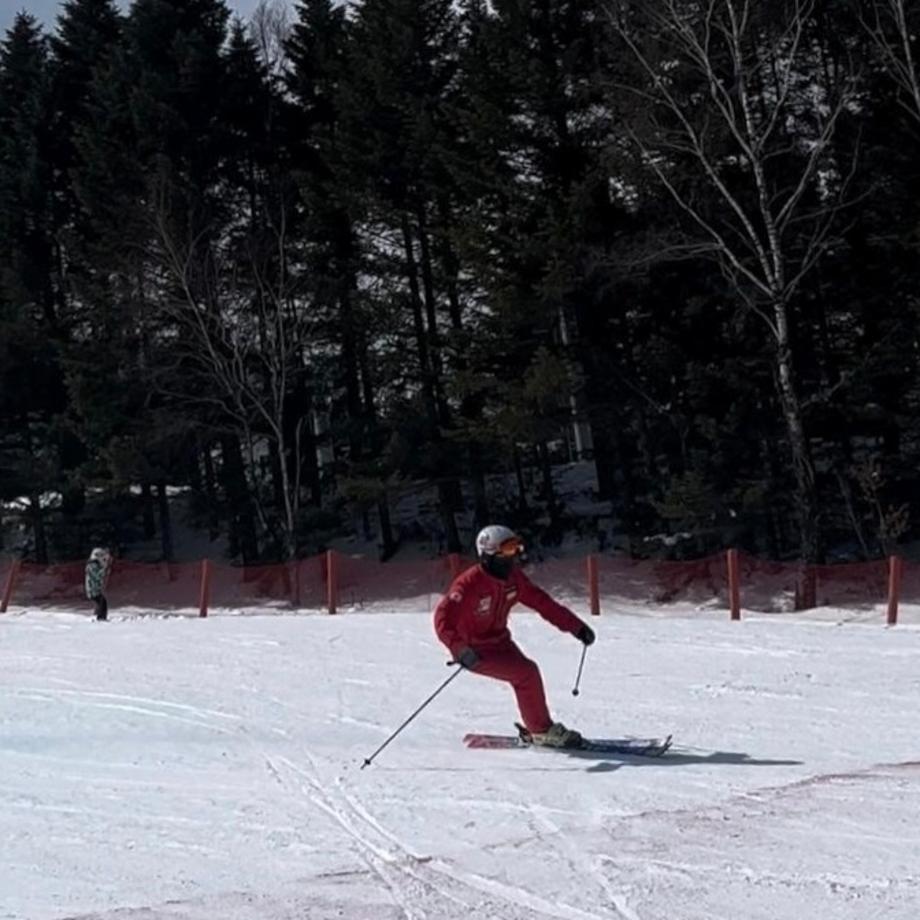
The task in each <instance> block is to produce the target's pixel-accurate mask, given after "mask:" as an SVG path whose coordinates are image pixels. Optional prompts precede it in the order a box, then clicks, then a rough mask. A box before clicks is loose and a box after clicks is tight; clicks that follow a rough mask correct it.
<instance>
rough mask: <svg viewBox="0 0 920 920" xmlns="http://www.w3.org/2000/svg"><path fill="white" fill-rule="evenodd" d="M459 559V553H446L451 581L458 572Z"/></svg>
mask: <svg viewBox="0 0 920 920" xmlns="http://www.w3.org/2000/svg"><path fill="white" fill-rule="evenodd" d="M462 564H463V563H462V562H461V560H460V553H448V555H447V567H448V568H449V569H450V580H451V581H453V580H454V579H455V578H456V577H457V576H458V575H459V574H460V567H461V566H462Z"/></svg>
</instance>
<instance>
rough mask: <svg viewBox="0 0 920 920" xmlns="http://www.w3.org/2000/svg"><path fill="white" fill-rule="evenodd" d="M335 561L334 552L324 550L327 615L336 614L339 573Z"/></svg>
mask: <svg viewBox="0 0 920 920" xmlns="http://www.w3.org/2000/svg"><path fill="white" fill-rule="evenodd" d="M337 568H338V567H337V566H336V561H335V550H334V549H327V550H326V604H327V606H328V607H329V613H330V614H333V613H335V612H336V609H337V605H338V600H339V573H338V571H337Z"/></svg>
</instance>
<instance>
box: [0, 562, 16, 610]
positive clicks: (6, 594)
mask: <svg viewBox="0 0 920 920" xmlns="http://www.w3.org/2000/svg"><path fill="white" fill-rule="evenodd" d="M19 565H20V560H19V559H14V560H13V561H12V563H11V564H10V570H9V572H7V573H6V584H5V585H4V586H3V598H2V599H0V613H6V608H7V607H9V605H10V598H11V597H12V596H13V586H14V585H15V584H16V576H17V575H18V574H19Z"/></svg>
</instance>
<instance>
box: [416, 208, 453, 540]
mask: <svg viewBox="0 0 920 920" xmlns="http://www.w3.org/2000/svg"><path fill="white" fill-rule="evenodd" d="M402 236H403V246H404V250H405V255H406V274H407V278H408V281H409V292H410V294H411V300H412V320H413V325H414V328H415V339H416V347H417V348H418V354H419V363H420V364H421V370H422V394H423V398H424V403H425V412H426V416H427V418H428V423H429V426H430V429H429V430H430V433H431V434H430V436H431V440H432V442H433V443H435V444H438V443H439V442H440V440H441V438H440V432H439V430H438V425H439V410H438V398H437V390H436V385H435V375H434V370H433V367H432V363H431V349H430V348H429V346H428V336H427V333H426V329H425V318H424V314H423V304H422V298H421V292H420V289H419V281H418V264H417V262H416V259H415V251H414V247H413V244H412V229H411V227H410V225H409V218H408V217H407V216H406V215H403V218H402ZM437 488H438V506H439V508H440V511H441V521H442V524H443V526H444V533H445V535H446V538H447V548H448V551H449V552H452V553H456V552H459V551H460V535H459V533H458V532H457V522H456V520H455V518H454V513H453V506H454V503H455V499H456V496H455V494H453V491H454V490H452V489H451V483H449V482H448V481H446V480H444V479H443V478H441V479H439V480H438V487H437Z"/></svg>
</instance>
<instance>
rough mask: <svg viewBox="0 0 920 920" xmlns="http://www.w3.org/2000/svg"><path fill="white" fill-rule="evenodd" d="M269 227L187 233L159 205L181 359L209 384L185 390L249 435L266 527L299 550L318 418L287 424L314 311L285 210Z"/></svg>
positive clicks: (290, 553)
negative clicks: (274, 488)
mask: <svg viewBox="0 0 920 920" xmlns="http://www.w3.org/2000/svg"><path fill="white" fill-rule="evenodd" d="M278 211H279V217H278V219H277V221H276V222H274V223H273V225H271V226H265V227H263V228H262V232H261V233H257V232H254V231H253V229H252V228H246V229H245V230H244V231H243V232H242V233H241V235H240V236H239V237H237V238H235V239H234V238H233V237H232V236H230V235H228V236H227V237H226V238H224V239H222V240H221V241H219V242H218V241H214V240H213V239H210V235H209V231H208V230H206V231H205V232H204V233H202V234H200V235H199V236H198V237H197V238H193V239H188V238H186V239H183V238H182V236H181V234H180V233H179V232H177V231H176V230H175V229H174V227H173V226H172V224H171V223H170V222H169V220H168V219H167V217H166V209H165V208H160V209H159V210H158V217H157V226H156V230H157V234H156V236H157V241H158V246H159V255H160V264H161V265H162V268H163V270H164V271H165V273H166V277H167V279H168V281H169V283H170V286H171V289H172V291H173V294H172V295H171V296H168V297H166V298H165V302H164V307H165V310H166V312H167V313H168V315H169V316H170V318H171V319H172V320H173V322H174V323H175V327H176V329H177V336H176V341H175V344H174V357H175V360H176V362H177V363H179V364H181V365H182V368H183V370H184V372H185V373H186V374H189V375H190V378H191V380H192V381H198V382H199V383H200V387H199V388H198V389H197V392H195V393H194V394H191V395H190V394H188V393H185V394H181V395H183V396H184V397H185V398H191V399H194V400H196V401H199V402H209V403H211V404H213V405H214V406H215V407H216V408H217V409H218V411H219V412H220V413H222V414H223V415H224V416H226V417H228V418H230V419H231V420H232V421H233V422H234V423H235V424H236V425H237V426H238V428H239V431H241V432H242V434H243V440H244V443H245V445H246V447H247V450H248V454H249V456H248V462H247V475H248V476H249V478H250V485H251V494H252V495H253V497H254V500H255V506H256V513H257V516H258V519H259V523H260V525H261V526H262V528H263V531H265V532H268V533H272V534H275V535H276V536H277V537H278V539H279V542H280V543H281V545H282V547H283V551H284V554H285V557H286V558H287V559H292V558H294V555H295V551H296V530H297V518H298V512H299V510H300V507H301V482H300V479H301V468H302V463H301V459H302V435H303V430H304V425H305V424H309V418H308V417H306V416H305V415H301V416H300V417H298V418H297V420H296V423H295V424H294V425H293V426H291V425H290V424H288V418H287V413H288V412H289V411H290V399H291V395H292V392H293V391H294V389H295V387H296V384H297V381H298V378H299V376H300V375H303V374H304V373H305V372H306V363H305V362H306V360H307V359H306V355H305V354H304V338H305V317H304V311H303V305H302V304H300V303H299V302H298V299H297V297H296V296H295V287H296V284H295V281H294V280H293V278H292V273H291V272H290V270H289V266H288V248H289V246H290V241H289V239H288V230H287V224H286V219H285V216H284V208H283V207H281V208H279V209H278ZM260 445H267V447H268V449H269V450H270V451H271V452H272V454H273V455H274V461H275V464H276V469H277V471H278V476H279V478H280V489H279V490H278V492H279V494H280V502H281V514H280V518H275V517H274V516H273V515H271V514H270V513H269V511H268V503H267V502H266V500H265V499H264V497H263V495H262V493H263V492H264V491H265V490H264V488H262V484H261V482H260V481H259V478H258V477H259V473H258V470H259V461H258V456H257V451H258V449H259V447H260Z"/></svg>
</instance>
